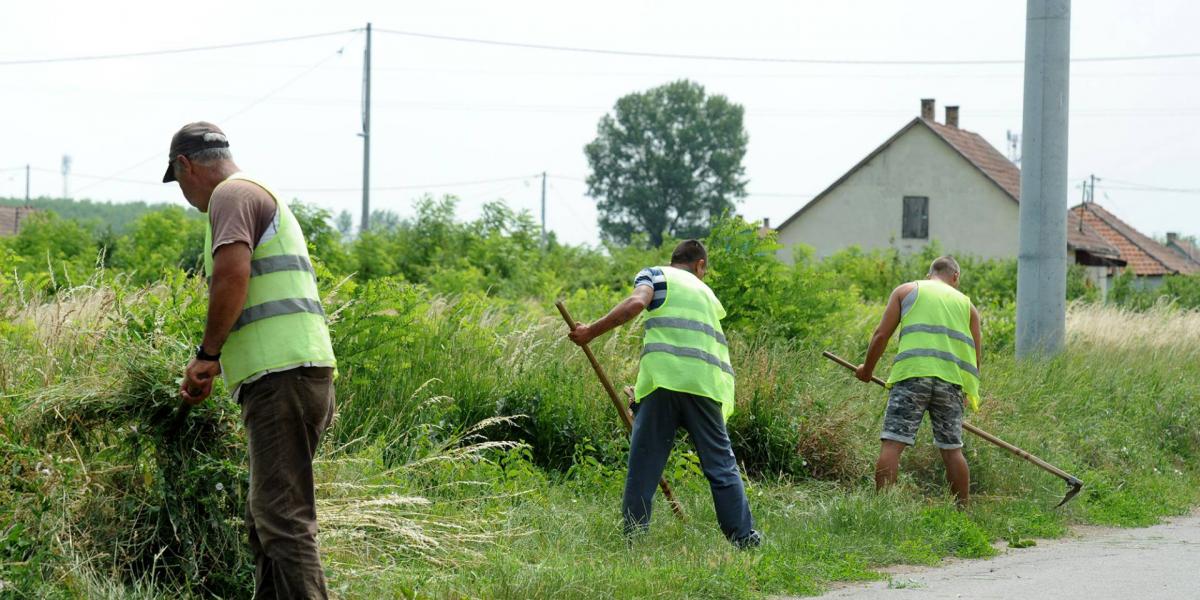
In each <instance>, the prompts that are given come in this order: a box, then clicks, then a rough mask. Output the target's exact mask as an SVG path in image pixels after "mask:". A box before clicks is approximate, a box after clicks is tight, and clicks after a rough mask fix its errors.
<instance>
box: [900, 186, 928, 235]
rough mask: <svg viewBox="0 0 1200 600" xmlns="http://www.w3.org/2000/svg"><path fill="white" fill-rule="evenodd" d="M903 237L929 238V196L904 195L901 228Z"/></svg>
mask: <svg viewBox="0 0 1200 600" xmlns="http://www.w3.org/2000/svg"><path fill="white" fill-rule="evenodd" d="M901 232H902V235H903V237H904V238H905V239H918V240H926V239H929V197H928V196H905V197H904V223H903V227H902V228H901Z"/></svg>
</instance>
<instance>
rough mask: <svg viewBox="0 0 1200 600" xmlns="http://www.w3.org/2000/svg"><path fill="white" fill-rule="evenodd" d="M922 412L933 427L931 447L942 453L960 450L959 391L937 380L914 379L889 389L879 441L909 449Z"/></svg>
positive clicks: (960, 418) (960, 395) (915, 437)
mask: <svg viewBox="0 0 1200 600" xmlns="http://www.w3.org/2000/svg"><path fill="white" fill-rule="evenodd" d="M925 411H929V422H930V423H931V424H932V425H933V444H934V445H935V446H937V447H938V448H940V449H942V450H953V449H955V448H962V445H963V444H962V423H963V391H962V387H961V386H958V385H955V384H953V383H947V382H945V381H942V380H941V379H938V378H937V377H914V378H912V379H905V380H904V381H899V382H896V384H895V385H893V386H892V391H891V393H889V394H888V405H887V412H886V413H885V414H884V417H883V433H881V434H880V435H879V439H881V440H893V441H896V442H900V443H902V444H904V445H906V446H911V445H913V444H914V443H916V441H917V429H918V428H919V427H920V426H921V419H922V418H923V417H924V416H925Z"/></svg>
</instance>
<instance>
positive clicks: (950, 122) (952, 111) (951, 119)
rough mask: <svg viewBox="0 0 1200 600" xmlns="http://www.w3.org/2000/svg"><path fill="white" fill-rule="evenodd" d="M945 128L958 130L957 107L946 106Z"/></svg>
mask: <svg viewBox="0 0 1200 600" xmlns="http://www.w3.org/2000/svg"><path fill="white" fill-rule="evenodd" d="M946 127H953V128H955V129H958V107H957V106H947V107H946Z"/></svg>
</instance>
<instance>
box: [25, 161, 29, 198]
mask: <svg viewBox="0 0 1200 600" xmlns="http://www.w3.org/2000/svg"><path fill="white" fill-rule="evenodd" d="M25 206H29V165H28V164H26V165H25Z"/></svg>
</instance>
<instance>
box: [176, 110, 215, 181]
mask: <svg viewBox="0 0 1200 600" xmlns="http://www.w3.org/2000/svg"><path fill="white" fill-rule="evenodd" d="M228 147H229V139H228V138H226V137H225V132H224V131H221V128H220V127H217V126H216V125H213V124H212V123H209V122H207V121H196V122H195V123H188V124H187V125H184V126H183V127H182V128H180V129H179V131H177V132H175V135H174V136H172V137H171V151H170V153H169V154H168V155H167V173H166V174H165V175H163V183H170V182H172V181H175V169H174V163H175V157H176V156H179V155H180V154H182V155H184V156H187V155H189V154H195V153H196V152H199V151H201V150H208V149H209V148H228Z"/></svg>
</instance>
